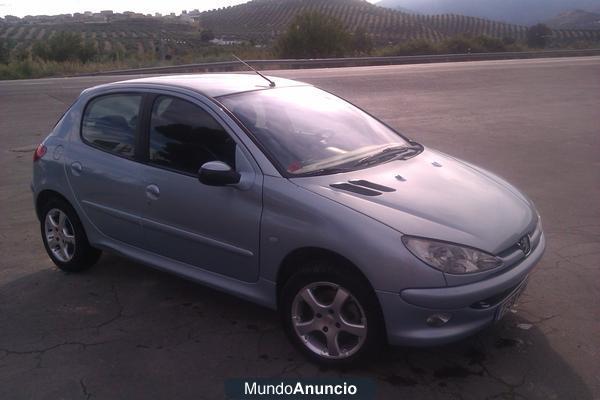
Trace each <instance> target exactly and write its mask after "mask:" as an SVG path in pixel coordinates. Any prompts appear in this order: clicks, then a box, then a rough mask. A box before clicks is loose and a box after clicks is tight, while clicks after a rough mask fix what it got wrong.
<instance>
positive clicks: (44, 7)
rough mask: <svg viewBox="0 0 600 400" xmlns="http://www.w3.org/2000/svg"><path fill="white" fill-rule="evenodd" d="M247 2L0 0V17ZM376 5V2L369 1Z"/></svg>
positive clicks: (166, 11) (203, 7)
mask: <svg viewBox="0 0 600 400" xmlns="http://www.w3.org/2000/svg"><path fill="white" fill-rule="evenodd" d="M246 1H247V0H192V1H190V0H168V1H165V0H144V1H132V0H129V1H123V0H102V1H81V0H79V1H77V0H0V16H3V15H16V16H17V17H23V16H25V15H56V14H72V13H75V12H83V11H92V12H98V11H101V10H113V11H115V12H123V11H134V12H141V13H144V14H154V13H155V12H159V13H162V14H169V13H171V12H174V13H176V14H177V15H179V13H181V10H188V11H191V10H193V9H195V8H197V9H199V10H200V11H203V10H212V9H214V8H219V7H227V6H232V5H235V4H240V3H245V2H246ZM369 1H370V2H371V3H375V2H376V0H369Z"/></svg>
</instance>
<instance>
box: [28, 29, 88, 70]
mask: <svg viewBox="0 0 600 400" xmlns="http://www.w3.org/2000/svg"><path fill="white" fill-rule="evenodd" d="M32 54H33V56H34V57H37V58H41V59H43V60H49V61H58V62H64V61H81V62H83V63H85V62H88V61H90V60H91V59H93V58H94V57H95V56H96V54H97V50H96V47H95V46H94V45H92V44H91V43H84V42H83V40H82V39H81V36H79V35H78V34H76V33H72V32H59V33H57V34H56V35H54V36H52V37H51V38H50V39H49V40H47V41H46V42H40V41H38V42H36V43H34V44H33V46H32Z"/></svg>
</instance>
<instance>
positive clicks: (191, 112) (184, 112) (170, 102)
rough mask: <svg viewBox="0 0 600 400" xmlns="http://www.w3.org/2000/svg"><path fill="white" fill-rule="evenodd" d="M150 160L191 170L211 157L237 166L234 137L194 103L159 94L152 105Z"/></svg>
mask: <svg viewBox="0 0 600 400" xmlns="http://www.w3.org/2000/svg"><path fill="white" fill-rule="evenodd" d="M149 161H150V163H152V164H156V165H160V166H164V167H167V168H169V169H174V170H177V171H181V172H185V173H190V174H196V173H198V170H199V169H200V167H201V166H202V164H204V163H206V162H208V161H223V162H225V163H227V164H228V165H229V166H230V167H232V168H235V141H234V140H233V139H232V138H231V137H230V136H229V134H227V132H226V131H225V130H224V129H223V127H222V126H221V125H220V124H219V123H218V122H217V121H215V119H214V118H213V117H211V116H210V115H209V114H208V113H207V112H206V111H204V110H202V109H201V108H200V107H198V106H196V105H195V104H192V103H190V102H188V101H185V100H181V99H177V98H174V97H169V96H159V97H157V98H156V100H155V101H154V105H153V107H152V117H151V121H150V152H149Z"/></svg>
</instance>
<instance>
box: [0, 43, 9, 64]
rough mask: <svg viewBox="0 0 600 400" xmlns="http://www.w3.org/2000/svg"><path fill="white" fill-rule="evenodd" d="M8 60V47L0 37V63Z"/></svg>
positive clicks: (6, 62)
mask: <svg viewBox="0 0 600 400" xmlns="http://www.w3.org/2000/svg"><path fill="white" fill-rule="evenodd" d="M9 61H10V49H9V48H8V43H7V42H6V40H4V39H0V64H8V62H9Z"/></svg>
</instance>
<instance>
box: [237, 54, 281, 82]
mask: <svg viewBox="0 0 600 400" xmlns="http://www.w3.org/2000/svg"><path fill="white" fill-rule="evenodd" d="M232 56H233V57H234V58H235V59H236V60H238V61H239V62H241V63H242V64H244V65H245V66H246V67H248V68H250V69H251V70H252V71H254V72H256V73H257V74H258V75H260V77H261V78H263V79H264V80H266V81H268V82H269V87H272V88H274V87H275V82H273V81H272V80H270V79H269V78H267V77H266V76H264V75H263V74H261V73H260V72H258V71H257V70H256V69H254V68H253V67H252V66H251V65H250V64H248V63H247V62H246V61H244V60H242V59H241V58H239V57H238V56H236V55H235V54H232Z"/></svg>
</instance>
